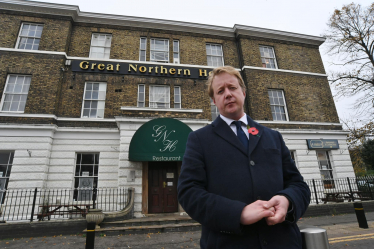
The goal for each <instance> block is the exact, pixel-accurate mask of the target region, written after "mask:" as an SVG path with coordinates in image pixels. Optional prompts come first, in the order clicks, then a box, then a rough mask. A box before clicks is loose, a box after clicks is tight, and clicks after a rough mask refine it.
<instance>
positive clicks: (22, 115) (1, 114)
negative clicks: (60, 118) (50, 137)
mask: <svg viewBox="0 0 374 249" xmlns="http://www.w3.org/2000/svg"><path fill="white" fill-rule="evenodd" d="M0 117H16V118H53V119H57V117H56V115H53V114H32V113H12V112H0Z"/></svg>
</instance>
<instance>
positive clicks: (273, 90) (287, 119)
mask: <svg viewBox="0 0 374 249" xmlns="http://www.w3.org/2000/svg"><path fill="white" fill-rule="evenodd" d="M270 91H272V92H277V95H278V92H281V93H282V99H283V103H284V105H281V104H272V103H271V99H270V98H273V97H270V94H269V93H270ZM268 97H269V102H270V111H271V115H272V117H273V121H289V118H288V111H287V103H286V98H285V96H284V91H283V90H281V89H268ZM277 98H279V97H277ZM272 106H278V107H283V108H284V113H285V117H286V120H283V119H274V117H276V115H273V111H272V110H271V107H272ZM276 113H277V112H276Z"/></svg>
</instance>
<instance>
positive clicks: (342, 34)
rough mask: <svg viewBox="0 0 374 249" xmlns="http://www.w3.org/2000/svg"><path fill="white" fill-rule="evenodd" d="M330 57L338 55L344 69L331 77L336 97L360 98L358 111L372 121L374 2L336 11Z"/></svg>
mask: <svg viewBox="0 0 374 249" xmlns="http://www.w3.org/2000/svg"><path fill="white" fill-rule="evenodd" d="M328 27H329V30H328V31H327V33H326V34H324V36H325V37H326V38H327V45H328V54H329V55H332V56H334V57H335V56H338V58H339V61H340V63H336V64H335V65H341V66H342V67H341V68H342V70H341V71H338V72H334V73H332V74H331V75H330V84H331V85H332V86H334V87H335V90H336V96H337V97H342V96H357V95H359V98H357V100H356V102H355V104H354V107H353V108H354V109H356V110H357V114H358V115H360V116H361V117H363V116H365V117H366V118H368V119H369V120H367V122H370V121H372V120H373V115H374V108H373V105H374V57H373V51H374V3H373V4H371V5H370V6H369V7H367V8H363V7H361V5H360V4H354V3H351V4H348V5H344V6H343V8H342V9H341V10H338V9H336V10H335V11H334V13H333V15H332V16H331V18H330V20H329V22H328Z"/></svg>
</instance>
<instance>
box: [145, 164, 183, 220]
mask: <svg viewBox="0 0 374 249" xmlns="http://www.w3.org/2000/svg"><path fill="white" fill-rule="evenodd" d="M177 168H178V164H177V162H149V163H148V212H149V213H174V212H178V199H177V183H178V171H177Z"/></svg>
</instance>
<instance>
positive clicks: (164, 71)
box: [160, 66, 168, 74]
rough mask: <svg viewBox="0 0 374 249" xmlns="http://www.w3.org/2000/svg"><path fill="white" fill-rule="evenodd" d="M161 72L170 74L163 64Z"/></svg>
mask: <svg viewBox="0 0 374 249" xmlns="http://www.w3.org/2000/svg"><path fill="white" fill-rule="evenodd" d="M160 74H168V70H167V69H166V68H164V67H163V66H161V72H160Z"/></svg>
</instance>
